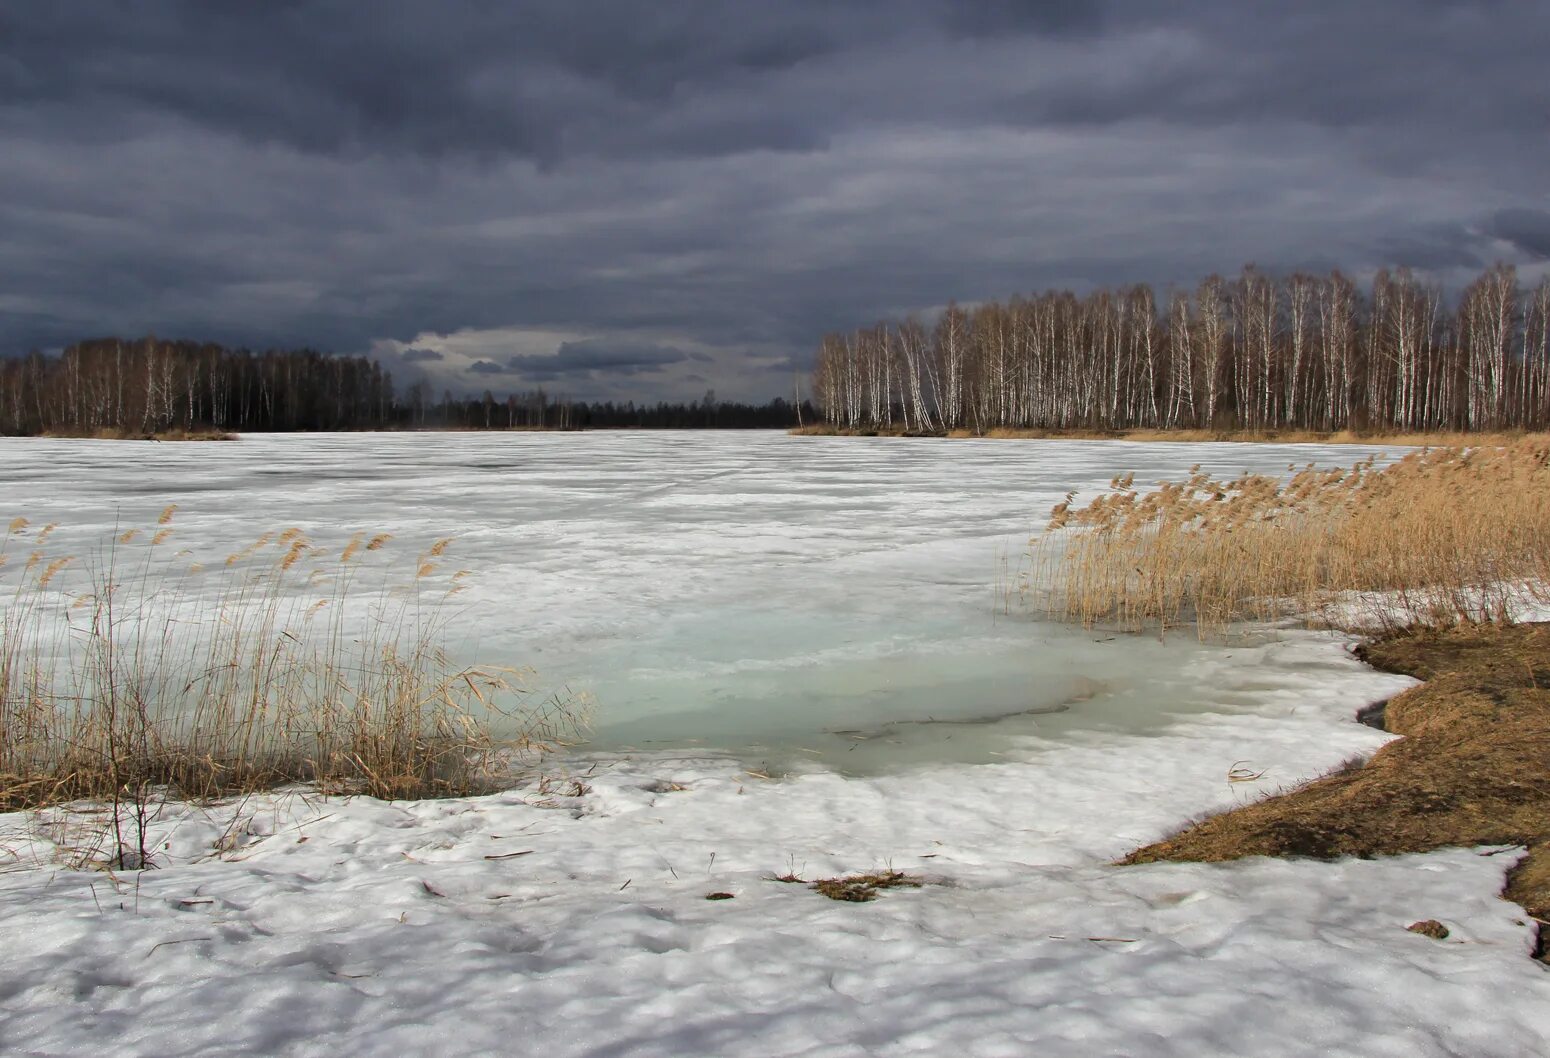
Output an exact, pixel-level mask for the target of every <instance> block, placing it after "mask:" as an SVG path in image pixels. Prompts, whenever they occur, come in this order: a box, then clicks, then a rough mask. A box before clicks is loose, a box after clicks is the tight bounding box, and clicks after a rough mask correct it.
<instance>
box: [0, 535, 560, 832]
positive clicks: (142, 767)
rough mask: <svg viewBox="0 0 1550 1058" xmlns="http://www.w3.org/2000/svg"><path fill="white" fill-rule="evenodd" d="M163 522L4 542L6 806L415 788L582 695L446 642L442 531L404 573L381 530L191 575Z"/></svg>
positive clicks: (277, 544) (472, 780)
mask: <svg viewBox="0 0 1550 1058" xmlns="http://www.w3.org/2000/svg"><path fill="white" fill-rule="evenodd" d="M173 518H174V509H173V508H171V507H169V508H168V509H167V510H166V511H165V512H164V513H163V515H162V517H161V519H160V521H159V523H158V524H157V525H155V526H151V527H148V528H146V529H143V530H142V529H131V530H127V531H124V532H121V533H117V534H115V535H114V536H113V537H112V538H111V539H109V540H107V541H105V542H102V543H101V544H100V545H99V546H97V547H95V548H94V549H93V550H92V551H91V553H90V554H87V555H78V554H60V553H54V552H52V551H51V550H50V544H51V541H50V539H49V538H50V535H51V534H52V532H53V529H54V527H52V526H45V527H43V528H41V529H38V530H34V529H33V528H32V527H30V526H29V525H28V524H27V522H26V521H25V520H24V519H20V518H18V519H16V520H15V521H13V522H11V523H10V524H9V526H8V527H7V528H6V529H5V532H4V536H3V538H0V584H6V583H7V582H8V584H7V587H8V594H7V596H6V597H4V598H0V606H3V608H4V611H3V614H0V808H6V809H17V808H28V807H36V806H41V805H46V804H53V803H60V802H66V801H72V800H77V799H83V798H84V799H93V800H112V801H113V802H114V803H115V804H117V803H120V802H121V801H124V800H131V801H135V802H137V803H140V804H142V805H143V804H144V803H145V801H146V799H147V798H148V797H149V796H150V795H151V791H153V790H154V791H156V792H157V796H161V795H163V794H165V795H167V796H180V797H188V798H204V797H211V796H217V795H223V794H228V793H234V792H243V791H251V790H255V789H261V788H267V787H273V786H276V785H282V784H286V783H292V782H305V783H312V784H316V785H317V786H318V787H320V788H322V789H324V790H327V791H337V792H360V793H367V794H372V795H374V796H378V797H384V798H413V797H427V796H437V795H448V794H459V793H466V792H474V791H477V790H480V789H484V788H487V787H488V786H489V785H491V784H492V783H493V782H494V781H495V780H496V779H497V778H498V776H499V775H500V774H501V773H502V772H503V770H504V769H506V768H507V767H508V766H509V765H510V764H511V762H512V761H513V759H514V758H519V757H520V756H521V755H524V754H528V753H533V752H536V751H539V750H541V749H542V748H544V747H545V746H548V745H551V744H553V743H555V742H558V741H563V740H565V739H567V738H568V737H571V736H573V735H574V734H575V733H576V732H577V730H578V727H579V725H580V723H581V717H580V716H579V714H578V712H577V711H576V709H575V708H574V706H573V705H572V703H568V702H563V701H559V700H555V699H549V700H537V699H535V698H534V697H533V696H531V695H529V694H528V693H527V692H526V691H525V690H524V688H523V683H524V678H525V674H524V673H523V672H520V671H516V670H511V669H505V668H491V667H470V666H466V665H460V664H457V663H454V662H453V661H452V660H451V659H450V658H449V656H448V655H447V653H446V652H445V651H444V650H443V648H442V646H441V643H442V641H443V639H444V637H445V633H446V631H447V629H446V627H445V622H446V614H447V613H448V608H447V607H446V606H445V605H443V604H444V603H445V601H446V597H447V596H448V595H452V594H455V593H456V592H458V591H459V590H460V589H461V587H462V585H463V583H464V577H465V576H466V574H465V573H464V572H462V571H459V572H454V573H452V574H451V575H450V576H448V575H446V574H445V573H443V572H442V571H441V570H440V569H439V567H440V565H441V563H442V561H443V560H444V558H445V553H446V550H447V547H448V543H449V542H448V541H441V542H439V543H437V544H436V545H434V546H432V547H431V548H430V549H429V550H427V551H426V552H424V553H422V554H420V555H418V556H417V557H416V558H415V562H414V565H413V567H412V569H411V570H410V571H409V572H408V573H407V574H405V575H398V576H395V575H394V573H393V569H392V565H391V563H390V562H387V561H385V557H386V553H387V551H388V542H389V537H388V536H387V535H386V534H381V535H378V536H376V537H370V538H368V537H367V536H366V535H364V534H362V535H358V536H356V537H354V538H353V539H351V540H350V541H349V543H348V544H347V545H346V546H344V547H343V548H342V549H338V548H332V549H324V548H322V547H320V546H318V545H315V544H314V543H313V542H312V541H310V540H309V539H308V538H307V537H306V536H305V535H304V534H303V533H302V532H301V531H300V530H298V529H286V530H284V531H281V532H276V533H266V534H264V535H263V536H261V537H259V538H258V539H257V540H255V541H253V543H252V544H250V545H249V546H247V547H245V548H243V549H241V550H239V551H238V552H236V553H234V554H231V555H230V556H227V558H226V561H225V562H224V563H222V564H217V566H216V568H215V569H214V570H204V569H201V568H200V567H199V566H198V565H197V564H193V563H191V562H190V561H189V554H188V552H186V551H177V550H175V548H176V542H175V530H174V526H173V524H172V523H173Z"/></svg>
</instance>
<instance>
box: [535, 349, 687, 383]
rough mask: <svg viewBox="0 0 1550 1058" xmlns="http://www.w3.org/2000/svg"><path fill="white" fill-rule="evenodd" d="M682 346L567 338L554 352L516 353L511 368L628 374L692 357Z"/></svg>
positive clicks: (540, 374)
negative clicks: (679, 347)
mask: <svg viewBox="0 0 1550 1058" xmlns="http://www.w3.org/2000/svg"><path fill="white" fill-rule="evenodd" d="M688 359H689V357H688V355H687V354H685V353H683V352H682V351H680V350H678V349H668V348H664V347H663V346H659V345H650V344H636V343H631V342H614V341H599V340H592V341H581V342H565V343H563V344H562V345H561V346H560V348H559V349H558V350H557V351H556V352H555V353H554V355H553V356H542V355H530V356H513V357H512V358H511V359H510V360H508V361H507V365H508V369H509V370H511V371H515V372H518V373H519V374H521V375H522V376H523V377H525V378H529V379H556V378H565V377H567V376H572V375H588V376H591V377H593V378H597V377H599V376H618V377H628V376H631V375H638V374H642V373H645V372H653V371H660V370H662V369H663V368H664V367H666V366H668V365H669V364H678V363H682V362H683V361H685V360H688Z"/></svg>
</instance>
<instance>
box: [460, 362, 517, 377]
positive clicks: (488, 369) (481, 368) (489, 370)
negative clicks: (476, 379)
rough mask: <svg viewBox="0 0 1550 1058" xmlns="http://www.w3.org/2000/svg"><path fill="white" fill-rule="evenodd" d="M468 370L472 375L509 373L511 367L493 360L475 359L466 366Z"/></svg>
mask: <svg viewBox="0 0 1550 1058" xmlns="http://www.w3.org/2000/svg"><path fill="white" fill-rule="evenodd" d="M468 371H469V373H470V374H474V375H509V374H511V372H512V368H511V367H509V366H504V365H501V364H497V363H495V362H494V361H493V360H475V361H474V362H473V363H472V364H470V365H469V366H468Z"/></svg>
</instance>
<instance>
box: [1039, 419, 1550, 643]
mask: <svg viewBox="0 0 1550 1058" xmlns="http://www.w3.org/2000/svg"><path fill="white" fill-rule="evenodd" d="M1111 486H1112V488H1113V490H1114V491H1112V492H1109V493H1107V494H1104V495H1102V496H1099V497H1098V498H1097V499H1094V500H1093V501H1091V502H1090V503H1088V504H1087V505H1086V506H1082V507H1073V506H1072V501H1073V498H1074V497H1072V496H1068V497H1067V498H1066V501H1065V502H1063V503H1060V504H1057V505H1056V507H1055V508H1054V510H1053V511H1052V512H1051V518H1050V522H1049V526H1048V529H1047V531H1046V532H1045V533H1044V534H1043V535H1042V536H1039V537H1036V538H1035V540H1034V542H1033V546H1032V558H1033V564H1032V568H1031V571H1030V572H1029V574H1028V575H1027V576H1026V578H1025V584H1024V586H1025V589H1028V590H1032V591H1037V592H1043V593H1045V594H1046V595H1047V603H1048V605H1049V607H1050V609H1051V610H1052V612H1054V613H1055V614H1057V615H1059V616H1061V617H1063V618H1065V619H1068V620H1075V621H1080V622H1082V623H1083V624H1085V625H1089V626H1090V625H1094V624H1113V625H1118V626H1120V627H1125V628H1142V627H1159V628H1167V627H1169V626H1176V625H1180V624H1185V623H1194V624H1195V625H1196V626H1197V628H1198V630H1199V631H1200V633H1201V634H1206V633H1208V632H1217V631H1221V630H1223V629H1225V628H1226V627H1227V626H1229V625H1232V624H1234V623H1236V622H1241V621H1273V620H1277V619H1281V618H1285V617H1289V616H1298V617H1302V618H1305V619H1308V620H1310V621H1317V622H1322V623H1326V624H1333V625H1339V626H1342V627H1372V626H1379V627H1386V628H1392V627H1396V626H1402V625H1428V626H1447V625H1451V624H1456V623H1459V622H1486V621H1503V620H1507V619H1509V618H1510V616H1511V614H1512V612H1513V610H1514V608H1515V606H1516V605H1517V604H1519V603H1522V602H1524V601H1532V602H1546V601H1550V589H1547V585H1550V441H1547V440H1545V439H1544V438H1532V439H1524V440H1520V441H1518V442H1516V443H1513V444H1510V445H1505V446H1501V447H1471V448H1438V449H1430V450H1425V451H1420V452H1414V453H1411V454H1409V455H1407V456H1405V457H1404V458H1403V459H1401V460H1399V461H1398V462H1396V463H1393V464H1390V465H1387V466H1381V467H1380V466H1378V465H1377V463H1376V461H1375V460H1374V459H1368V460H1366V461H1364V462H1362V463H1360V464H1358V465H1357V466H1355V467H1354V468H1351V469H1348V470H1347V469H1333V470H1319V469H1315V468H1313V467H1311V466H1310V467H1307V468H1305V469H1303V470H1301V471H1300V472H1296V473H1294V474H1293V475H1292V476H1291V477H1290V478H1289V479H1288V480H1285V481H1281V480H1278V479H1276V478H1272V477H1268V476H1264V475H1253V474H1246V475H1244V476H1241V477H1238V478H1236V479H1233V480H1230V481H1218V480H1215V479H1213V478H1212V477H1210V476H1209V475H1207V474H1205V473H1203V472H1201V471H1200V470H1199V468H1195V469H1194V470H1193V471H1192V474H1191V476H1190V477H1189V478H1188V479H1187V480H1184V481H1179V482H1164V483H1162V484H1161V485H1159V486H1158V487H1157V488H1155V489H1152V490H1150V491H1146V492H1142V491H1138V490H1137V489H1135V488H1134V482H1133V479H1132V478H1131V477H1121V478H1116V479H1115V480H1114V481H1113V482H1112V483H1111Z"/></svg>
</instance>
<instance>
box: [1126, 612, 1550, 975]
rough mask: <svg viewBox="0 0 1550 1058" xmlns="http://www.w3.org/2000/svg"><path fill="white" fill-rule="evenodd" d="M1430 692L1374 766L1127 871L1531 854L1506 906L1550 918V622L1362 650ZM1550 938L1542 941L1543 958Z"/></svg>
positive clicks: (1192, 833) (1419, 697) (1395, 717)
mask: <svg viewBox="0 0 1550 1058" xmlns="http://www.w3.org/2000/svg"><path fill="white" fill-rule="evenodd" d="M1360 654H1361V656H1362V658H1363V659H1364V660H1365V661H1367V662H1368V663H1369V664H1371V665H1373V666H1374V667H1376V668H1379V669H1383V670H1385V671H1388V672H1398V673H1403V674H1405V675H1411V676H1416V677H1417V678H1420V679H1424V680H1425V681H1426V682H1425V683H1423V684H1421V685H1420V686H1418V687H1413V688H1411V689H1410V690H1407V691H1405V692H1404V693H1402V694H1400V695H1398V696H1397V697H1395V698H1394V699H1393V700H1392V701H1390V702H1389V703H1388V707H1387V709H1386V710H1385V715H1384V727H1385V728H1386V729H1387V730H1389V731H1392V732H1394V733H1395V734H1398V735H1403V736H1404V737H1403V738H1401V739H1398V740H1396V741H1394V742H1391V743H1389V744H1388V745H1386V746H1384V747H1383V748H1382V749H1380V750H1379V751H1378V752H1377V753H1376V754H1375V755H1374V756H1373V757H1372V759H1371V760H1370V761H1368V762H1367V763H1366V764H1365V765H1363V766H1361V767H1356V768H1347V769H1343V770H1341V771H1338V772H1336V773H1334V774H1331V775H1327V776H1325V777H1323V778H1321V779H1316V780H1314V781H1312V782H1310V783H1307V784H1306V785H1304V786H1302V787H1301V788H1299V789H1296V790H1293V791H1291V792H1289V793H1285V794H1282V795H1280V796H1275V797H1271V798H1268V799H1267V800H1264V801H1260V802H1258V803H1255V804H1251V805H1247V806H1244V807H1242V808H1238V809H1234V810H1232V811H1230V812H1226V813H1224V814H1222V815H1219V816H1214V817H1212V818H1209V819H1206V820H1204V821H1202V822H1200V823H1197V824H1195V825H1192V826H1190V827H1188V828H1186V829H1185V830H1183V831H1182V832H1180V833H1179V834H1176V835H1174V836H1173V837H1171V838H1168V839H1166V840H1164V841H1160V842H1157V843H1155V844H1152V845H1148V846H1146V847H1144V848H1140V849H1137V850H1136V851H1134V852H1132V853H1131V854H1130V855H1128V856H1126V857H1125V858H1124V859H1123V860H1121V861H1120V862H1121V863H1123V864H1137V863H1152V862H1157V861H1162V860H1173V861H1194V862H1216V861H1223V860H1233V859H1238V858H1241V857H1244V856H1281V857H1297V856H1306V857H1316V858H1320V859H1332V858H1335V857H1339V856H1362V857H1371V856H1386V855H1399V854H1402V853H1412V852H1427V851H1430V850H1432V849H1438V848H1443V847H1447V846H1465V847H1470V846H1476V845H1507V846H1513V845H1522V846H1526V847H1527V848H1528V850H1529V852H1528V855H1527V856H1526V857H1525V858H1524V859H1523V860H1522V862H1521V863H1519V865H1518V866H1517V867H1516V868H1515V869H1514V870H1513V871H1512V872H1511V874H1510V876H1509V879H1508V885H1507V889H1506V891H1505V892H1504V894H1503V895H1504V896H1506V897H1507V899H1509V900H1512V901H1513V902H1515V903H1518V904H1521V905H1522V906H1523V907H1524V908H1525V910H1527V911H1528V913H1529V914H1530V915H1531V916H1532V917H1534V918H1535V919H1536V920H1537V921H1538V922H1539V923H1540V924H1541V926H1542V927H1543V926H1544V925H1545V924H1546V922H1547V920H1550V624H1543V623H1541V624H1523V625H1458V626H1455V627H1451V628H1445V629H1412V630H1407V631H1403V632H1398V633H1394V634H1391V635H1387V636H1384V637H1382V638H1379V639H1375V640H1372V641H1370V642H1368V643H1367V644H1365V645H1364V646H1363V647H1362V648H1361V650H1360ZM1547 937H1550V930H1544V929H1542V931H1541V941H1540V952H1539V954H1540V956H1541V957H1544V955H1545V948H1546V944H1545V940H1546V938H1547Z"/></svg>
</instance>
